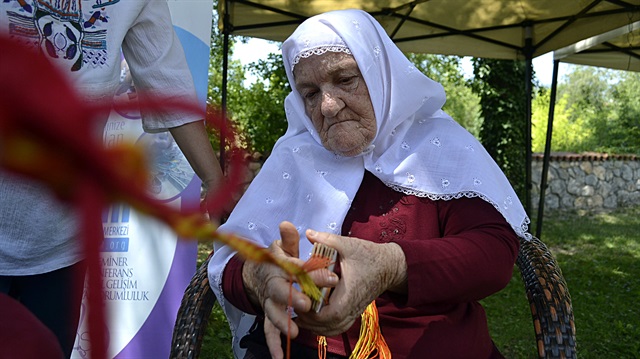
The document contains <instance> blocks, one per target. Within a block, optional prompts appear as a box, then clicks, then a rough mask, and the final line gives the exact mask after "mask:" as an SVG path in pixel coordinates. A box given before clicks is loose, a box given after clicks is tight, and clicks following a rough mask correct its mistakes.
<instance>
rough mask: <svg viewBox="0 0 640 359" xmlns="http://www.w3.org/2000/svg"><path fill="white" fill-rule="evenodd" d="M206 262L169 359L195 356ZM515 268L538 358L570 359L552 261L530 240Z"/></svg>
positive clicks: (565, 293) (572, 351)
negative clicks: (520, 280)
mask: <svg viewBox="0 0 640 359" xmlns="http://www.w3.org/2000/svg"><path fill="white" fill-rule="evenodd" d="M209 258H211V256H209ZM209 258H207V260H206V261H205V262H204V263H203V264H202V266H201V267H200V268H199V269H198V271H197V272H196V274H195V275H194V276H193V278H192V279H191V283H190V284H189V286H188V287H187V289H186V290H185V293H184V296H183V298H182V304H181V305H180V309H179V311H178V315H177V319H176V324H175V327H174V329H173V339H172V343H171V354H170V358H172V359H185V358H187V359H195V358H198V356H199V354H200V349H201V347H202V338H203V336H204V332H205V330H206V326H207V320H208V319H209V315H210V313H211V310H212V308H213V305H214V304H215V301H216V298H215V295H214V294H213V292H212V291H211V288H210V287H209V281H208V279H207V266H208V263H209ZM516 264H517V265H518V268H519V269H520V274H521V275H522V279H523V281H524V286H525V290H526V293H527V298H528V300H529V305H530V307H531V314H532V316H533V326H534V329H535V336H536V342H537V347H538V356H539V357H540V358H575V357H576V337H575V324H574V319H573V307H572V305H571V297H570V296H569V290H568V289H567V283H566V282H565V280H564V277H563V275H562V272H561V271H560V267H559V266H558V264H557V262H556V260H555V258H554V257H553V255H552V254H551V252H550V251H549V249H548V248H547V247H546V246H545V245H544V243H542V242H541V241H540V240H539V239H537V238H533V239H532V240H531V241H522V240H521V241H520V253H519V255H518V259H517V261H516Z"/></svg>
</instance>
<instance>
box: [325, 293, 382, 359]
mask: <svg viewBox="0 0 640 359" xmlns="http://www.w3.org/2000/svg"><path fill="white" fill-rule="evenodd" d="M361 319H362V320H361V323H360V337H359V338H358V342H357V343H356V346H355V348H354V349H353V352H352V353H351V355H350V356H349V359H369V358H371V359H374V358H379V359H391V351H390V350H389V347H388V346H387V342H385V340H384V337H383V336H382V332H381V331H380V323H379V321H378V308H377V307H376V302H375V300H374V301H373V302H371V304H369V305H368V306H367V308H366V309H365V310H364V312H363V313H362V315H361ZM326 356H327V339H326V338H325V337H323V336H318V358H319V359H325V358H326Z"/></svg>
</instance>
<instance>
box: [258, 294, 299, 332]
mask: <svg viewBox="0 0 640 359" xmlns="http://www.w3.org/2000/svg"><path fill="white" fill-rule="evenodd" d="M286 308H287V307H286V306H283V305H281V304H277V303H275V302H273V301H272V300H271V299H267V300H266V301H265V303H264V308H263V309H264V314H265V317H266V318H268V319H269V320H270V321H271V324H272V325H273V326H274V327H275V328H276V329H278V330H279V331H280V332H281V333H289V335H290V338H295V337H297V336H298V326H297V325H296V323H295V322H294V321H293V320H291V314H290V313H289V312H288V311H287V310H286Z"/></svg>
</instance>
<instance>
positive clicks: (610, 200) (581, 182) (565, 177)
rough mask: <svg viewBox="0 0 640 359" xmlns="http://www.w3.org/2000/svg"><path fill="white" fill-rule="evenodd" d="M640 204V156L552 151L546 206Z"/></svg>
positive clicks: (259, 159) (535, 175) (253, 166)
mask: <svg viewBox="0 0 640 359" xmlns="http://www.w3.org/2000/svg"><path fill="white" fill-rule="evenodd" d="M247 160H248V162H249V166H248V168H247V172H246V174H245V186H247V185H248V184H249V183H250V182H251V180H252V179H253V177H255V175H256V174H257V173H258V172H259V171H260V168H261V166H262V163H263V162H264V160H265V158H264V156H262V155H261V154H259V153H255V154H253V155H252V156H250V157H249V158H248V159H247ZM542 164H543V155H542V154H541V153H534V154H533V157H532V163H531V167H532V172H531V177H532V182H533V187H532V189H531V205H532V207H533V210H535V211H537V210H538V204H539V197H540V178H541V177H540V176H541V174H542ZM638 205H640V156H634V155H607V154H600V153H585V154H569V153H552V154H551V157H550V161H549V175H548V178H547V190H546V193H545V204H544V209H545V211H546V210H561V211H562V210H579V211H585V212H602V211H611V210H615V209H617V208H624V207H632V206H638Z"/></svg>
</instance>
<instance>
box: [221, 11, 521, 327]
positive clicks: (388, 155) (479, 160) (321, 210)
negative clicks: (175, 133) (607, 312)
mask: <svg viewBox="0 0 640 359" xmlns="http://www.w3.org/2000/svg"><path fill="white" fill-rule="evenodd" d="M325 52H346V53H350V54H352V55H353V56H354V57H355V59H356V62H357V63H358V67H359V69H360V71H361V73H362V76H363V78H364V80H365V82H366V84H367V87H368V89H369V94H370V96H371V101H372V103H373V108H374V111H375V116H376V122H377V128H378V131H377V135H376V138H375V139H374V140H373V142H372V145H371V146H369V148H368V149H367V150H365V151H364V153H362V154H361V155H358V156H355V157H342V156H339V155H336V154H333V153H331V152H329V151H328V150H326V149H325V148H324V147H323V146H322V144H321V141H320V138H319V136H318V133H317V131H316V130H315V128H314V126H313V124H312V123H311V120H310V119H309V117H308V116H307V115H306V114H305V109H304V105H303V101H302V98H301V96H300V94H299V93H298V92H297V91H296V90H295V86H294V84H295V81H294V77H293V67H294V66H295V65H296V64H297V63H298V61H299V60H300V58H305V57H309V56H316V55H321V54H323V53H325ZM282 53H283V60H284V65H285V69H286V71H287V77H288V79H289V83H290V84H291V85H292V88H293V91H292V92H291V94H289V95H288V96H287V98H286V101H285V110H286V115H287V121H288V124H289V126H288V129H287V132H286V133H285V135H284V136H283V137H281V138H280V139H279V140H278V142H277V143H276V145H275V146H274V148H273V152H272V154H271V155H270V156H269V158H268V160H267V161H266V162H265V164H264V166H263V167H262V169H261V171H260V173H259V174H258V176H257V177H256V178H255V179H254V180H253V182H252V183H251V185H250V187H249V188H248V190H247V192H246V193H245V194H244V196H243V197H242V199H241V200H240V202H239V203H238V205H237V206H236V208H235V209H234V211H233V213H232V214H231V216H230V217H229V220H228V221H227V222H226V223H225V224H224V225H223V226H221V227H220V230H221V231H225V232H232V233H235V234H238V235H241V236H243V237H246V238H249V239H251V240H254V241H257V242H259V243H261V244H263V245H264V246H265V247H266V246H268V245H269V244H270V243H271V242H272V241H273V240H275V239H278V238H280V234H279V231H278V224H279V223H280V222H281V221H284V220H287V221H290V222H292V223H293V224H294V225H295V226H296V227H297V229H298V231H299V232H300V233H301V238H302V239H301V241H300V255H301V256H302V257H304V256H305V255H307V254H308V253H309V252H310V249H311V245H310V244H309V242H308V241H307V240H305V239H304V238H305V236H304V231H305V230H306V229H308V228H311V229H314V230H317V231H324V232H332V233H336V234H340V232H341V228H342V223H343V220H344V218H345V215H346V213H347V211H348V209H349V207H350V205H351V202H352V201H353V199H354V197H355V195H356V192H357V191H358V188H359V187H360V183H361V181H362V178H363V175H364V171H365V170H367V171H369V172H371V173H372V174H373V175H375V176H376V177H378V178H379V179H380V180H381V181H382V182H384V183H385V184H386V185H388V186H389V187H391V188H393V189H394V190H396V191H400V192H403V193H405V194H409V195H415V196H419V197H428V198H430V199H433V200H451V199H456V198H460V197H480V198H482V199H484V200H485V201H487V202H489V203H491V204H493V205H494V206H495V207H496V209H497V210H498V211H499V212H500V213H501V214H502V215H503V216H504V218H505V219H506V220H507V222H509V224H510V225H511V227H512V228H513V230H514V231H515V232H516V233H517V234H518V236H520V237H522V238H530V235H529V234H527V232H526V231H527V225H528V223H529V219H528V217H527V215H526V213H525V211H524V208H523V207H522V205H521V203H520V202H519V200H518V197H517V195H516V193H515V192H514V190H513V188H512V187H511V185H510V184H509V182H508V180H507V178H506V177H505V176H504V174H503V172H502V171H501V170H500V169H499V167H498V166H497V165H496V164H495V162H494V161H493V159H492V158H491V157H490V156H489V154H488V153H487V152H486V150H485V149H484V148H483V147H482V145H481V144H480V143H479V142H478V141H477V140H476V139H475V138H474V137H473V136H472V135H471V134H469V133H468V132H467V131H466V130H465V129H463V128H462V127H461V126H460V125H458V124H457V123H456V122H455V121H454V120H453V119H451V117H450V116H449V115H447V114H446V113H444V112H443V111H442V110H441V107H442V105H443V104H444V102H445V93H444V90H443V88H442V86H441V85H440V84H439V83H437V82H435V81H433V80H431V79H429V78H428V77H426V76H425V75H424V74H422V73H421V72H420V71H418V70H417V69H416V68H415V66H414V65H413V64H412V63H411V62H410V61H409V60H408V59H407V58H406V56H405V55H404V54H403V53H402V52H401V51H400V50H399V49H398V47H397V46H396V45H395V44H394V43H393V42H392V40H391V39H390V38H389V37H388V35H387V34H386V32H385V31H384V29H383V28H382V27H381V26H380V24H379V23H378V22H377V21H376V20H375V19H374V18H373V17H371V16H370V15H369V14H367V13H366V12H364V11H360V10H340V11H332V12H327V13H324V14H321V15H317V16H314V17H311V18H309V19H307V20H306V21H304V22H303V23H302V24H301V25H300V26H299V27H298V28H297V29H296V31H295V32H294V33H293V34H292V35H291V36H290V37H289V38H288V39H287V40H286V41H285V42H284V43H283V45H282ZM232 255H233V252H232V251H231V250H230V249H229V248H227V247H225V246H222V247H219V246H216V248H215V253H214V256H213V258H212V259H211V261H210V264H209V279H210V282H211V285H212V288H213V289H214V292H216V295H217V297H218V300H219V301H220V303H221V304H222V306H223V308H224V309H225V311H226V312H227V315H228V316H229V322H230V324H231V327H232V330H233V331H234V332H235V330H236V329H237V323H236V320H238V319H239V318H240V316H239V315H238V313H237V312H235V311H234V310H233V309H234V308H233V307H232V306H231V305H230V304H228V303H226V304H225V300H224V296H223V294H222V288H221V282H222V272H223V270H224V266H225V265H226V263H227V261H228V260H229V258H230V257H231V256H232ZM303 259H305V258H303ZM238 334H239V335H240V336H242V335H243V334H244V333H238Z"/></svg>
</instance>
